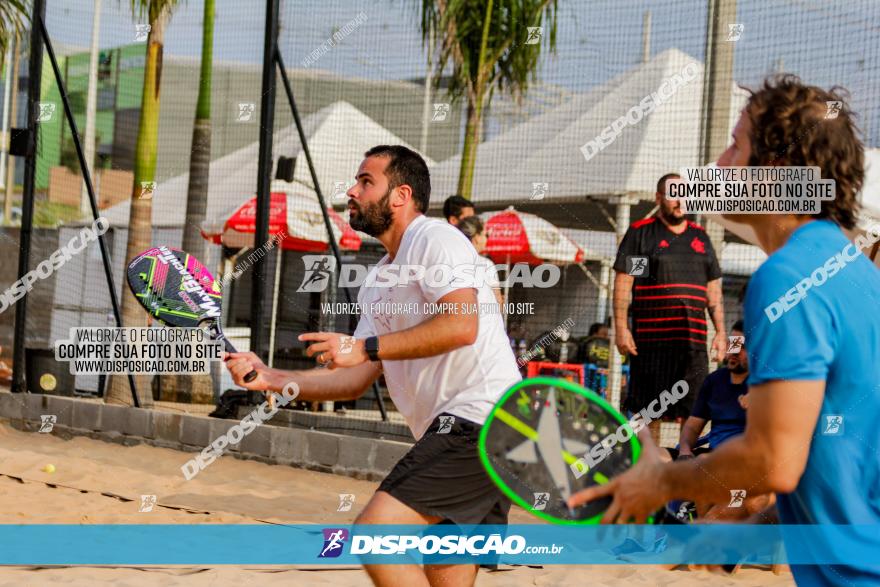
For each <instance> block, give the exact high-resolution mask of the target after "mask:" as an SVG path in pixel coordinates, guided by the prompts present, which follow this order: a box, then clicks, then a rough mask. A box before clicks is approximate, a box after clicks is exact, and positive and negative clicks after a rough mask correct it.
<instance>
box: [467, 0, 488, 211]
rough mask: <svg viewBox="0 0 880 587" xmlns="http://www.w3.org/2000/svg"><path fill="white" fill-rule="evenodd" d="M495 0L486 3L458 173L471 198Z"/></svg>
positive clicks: (469, 94) (468, 197) (469, 95)
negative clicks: (487, 47)
mask: <svg viewBox="0 0 880 587" xmlns="http://www.w3.org/2000/svg"><path fill="white" fill-rule="evenodd" d="M493 5H494V0H489V1H488V3H487V4H486V16H484V17H483V37H482V39H481V41H480V54H479V57H478V58H477V77H476V79H475V80H473V87H472V88H471V89H470V90H469V91H468V93H467V96H468V108H467V125H466V126H465V131H464V148H463V149H462V154H461V168H460V170H459V173H458V193H459V194H461V195H462V196H464V197H465V198H467V199H468V200H470V199H471V196H472V192H473V187H474V185H473V184H474V165H475V164H476V162H477V146H479V144H480V135H481V132H480V131H481V130H482V128H481V123H482V120H483V98H484V96H485V93H486V86H487V80H488V79H489V73H490V71H491V68H492V67H494V63H491V64H488V65H487V63H486V60H487V58H488V56H487V49H486V45H487V43H488V40H489V27H490V25H491V23H492V7H493Z"/></svg>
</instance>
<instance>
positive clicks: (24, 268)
mask: <svg viewBox="0 0 880 587" xmlns="http://www.w3.org/2000/svg"><path fill="white" fill-rule="evenodd" d="M45 14H46V3H45V1H44V0H34V13H33V17H32V18H31V22H32V23H37V22H42V20H43V16H44V15H45ZM42 72H43V48H42V47H41V46H40V30H39V26H37V25H36V24H33V26H32V27H31V54H30V65H29V67H28V117H27V129H28V144H27V158H26V159H25V164H24V190H23V192H22V195H21V200H22V201H21V241H20V242H19V246H20V250H19V253H18V279H21V278H23V277H24V275H25V273H27V272H28V267H29V266H30V260H31V233H32V231H33V224H34V184H35V183H36V179H37V116H38V115H39V113H40V111H39V101H40V82H41V77H42V75H41V74H42ZM27 301H28V296H27V295H25V296H23V297H22V298H21V300H19V302H18V304H17V305H16V307H15V329H14V334H13V340H12V385H11V387H10V389H11V390H12V393H20V392H23V391H25V390H26V388H25V382H24V345H25V336H26V334H27V333H26V330H27V328H26V321H27Z"/></svg>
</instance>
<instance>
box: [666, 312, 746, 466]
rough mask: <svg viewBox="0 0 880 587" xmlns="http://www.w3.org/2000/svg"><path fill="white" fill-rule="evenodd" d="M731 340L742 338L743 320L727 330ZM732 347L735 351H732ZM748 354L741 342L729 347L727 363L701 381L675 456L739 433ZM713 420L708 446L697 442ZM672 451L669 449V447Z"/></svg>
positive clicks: (743, 421) (713, 445)
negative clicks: (701, 383)
mask: <svg viewBox="0 0 880 587" xmlns="http://www.w3.org/2000/svg"><path fill="white" fill-rule="evenodd" d="M730 336H731V339H732V340H733V341H734V342H742V337H743V323H742V320H737V321H736V323H735V324H734V325H733V327H732V328H731V330H730ZM731 351H735V352H731ZM748 376H749V356H748V353H747V352H746V347H745V345H744V344H739V345H738V347H736V348H733V349H730V348H729V349H728V352H727V366H726V367H721V368H720V369H718V370H717V371H715V372H713V373H712V374H710V375H709V376H708V377H706V379H705V380H704V381H703V385H702V386H701V387H700V393H698V394H697V399H696V400H695V401H694V407H693V409H692V410H691V415H690V416H688V419H687V420H685V423H684V426H682V427H681V437H680V438H679V441H678V447H679V448H678V451H677V454H676V455H675V456H676V457H677V458H686V457H693V456H694V455H695V454H699V453H701V452H708V450H712V449H715V448H718V447H719V446H721V443H722V442H724V441H725V440H727V439H729V438H732V437H734V436H738V435H740V434H742V433H743V430H745V428H746V410H745V408H744V407H743V402H744V401H745V400H744V399H743V398H744V397H745V395H746V393H748V391H749V389H748V386H747V385H746V377H748ZM709 422H712V429H711V430H710V431H709V435H708V438H707V440H708V447H707V448H703V447H698V446H696V444H697V440H699V438H700V434H702V432H703V429H704V428H705V427H706V424H707V423H709ZM670 452H671V451H670Z"/></svg>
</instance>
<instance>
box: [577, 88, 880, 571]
mask: <svg viewBox="0 0 880 587" xmlns="http://www.w3.org/2000/svg"><path fill="white" fill-rule="evenodd" d="M831 105H834V106H835V111H834V113H833V116H832V115H830V114H831V108H830V106H831ZM718 166H719V167H733V166H777V167H783V166H801V167H803V166H815V167H819V168H820V171H821V176H822V179H833V180H835V199H834V200H823V201H822V202H821V212H820V213H819V214H816V215H810V216H808V215H796V214H781V213H780V214H753V215H741V216H736V217H730V219H731V220H734V221H735V222H742V223H745V224H748V225H749V226H750V227H751V228H752V229H753V230H754V232H755V234H756V235H757V238H758V241H759V243H760V246H761V248H762V249H764V251H765V252H767V254H768V255H769V258H768V259H767V260H766V261H765V262H764V264H763V265H762V266H761V267H760V268H759V269H758V270H757V272H755V274H754V276H753V277H752V279H751V281H750V283H749V287H748V291H747V293H746V299H745V330H746V339H747V341H748V343H749V360H750V369H751V373H750V375H749V380H748V383H749V417H748V421H747V423H746V429H745V432H744V433H743V434H742V435H741V436H739V437H736V438H733V439H730V440H728V441H727V442H725V443H724V445H723V446H721V447H720V448H718V449H717V450H714V451H712V453H710V454H708V455H706V456H705V457H703V458H700V459H691V460H687V461H676V462H673V463H662V462H659V460H657V459H652V458H650V455H651V454H652V451H646V453H648V455H649V457H648V458H646V459H643V460H641V461H640V462H639V463H638V464H637V465H636V466H635V467H633V468H632V469H630V470H629V471H627V472H626V473H624V474H623V475H620V476H618V477H616V478H615V479H612V480H611V481H610V482H609V483H607V484H605V485H602V486H598V487H593V488H590V489H587V490H585V491H583V492H581V493H579V494H578V495H576V496H574V497H573V498H572V499H571V500H570V504H571V505H572V506H575V505H579V504H581V503H584V502H587V501H592V500H594V499H597V498H600V497H604V496H613V501H612V503H611V506H610V507H609V509H608V510H607V511H606V513H605V516H604V518H603V521H604V522H606V523H611V522H622V523H626V522H628V521H630V520H632V519H634V520H636V521H637V522H644V521H645V520H646V519H647V517H648V516H649V515H650V514H651V513H652V512H653V511H655V510H656V509H657V508H658V507H659V506H660V505H662V504H663V503H665V502H667V501H670V500H672V499H692V500H696V501H701V500H705V501H714V502H718V501H721V500H724V499H729V496H730V492H731V491H738V490H740V489H741V488H748V494H749V495H754V494H762V493H768V492H774V493H776V494H777V502H778V503H777V508H776V509H777V513H778V519H779V521H780V522H781V523H783V524H787V525H796V524H814V525H826V526H831V525H840V526H842V530H845V532H842V531H841V528H838V531H837V532H832V530H833V529H832V528H830V527H829V529H828V531H827V536H828V538H825V539H822V538H821V536H822V535H821V534H820V538H819V539H817V540H816V539H814V540H813V541H812V542H810V543H809V544H803V543H798V542H797V541H796V540H794V539H793V538H792V536H791V535H790V533H789V532H786V533H784V538H785V541H786V544H787V546H788V547H789V548H791V547H793V546H797V547H799V548H800V549H804V548H809V549H811V551H812V552H814V553H817V554H827V553H835V554H837V555H838V556H839V557H840V559H839V560H841V564H834V565H792V572H793V573H794V577H795V580H796V581H797V583H798V584H799V585H810V586H812V585H847V586H860V587H861V586H865V587H867V586H871V587H874V586H876V585H880V560H878V558H877V557H871V556H865V555H857V554H856V553H865V552H874V553H878V552H880V537H878V536H880V535H878V533H877V532H876V531H862V532H861V534H860V535H858V536H857V534H859V530H858V529H857V528H853V527H852V526H855V525H864V526H869V527H873V528H877V527H878V525H880V456H878V450H880V426H878V425H877V415H878V414H880V272H878V270H877V268H876V267H875V266H874V265H873V264H872V263H871V262H870V261H869V260H868V259H867V258H866V257H865V256H864V255H863V254H862V251H863V250H868V249H869V247H870V245H872V244H873V243H874V242H877V241H878V240H880V225H876V224H875V225H872V226H871V227H870V228H869V229H868V233H867V234H860V235H858V236H856V238H855V239H854V240H853V241H850V240H849V239H848V238H847V236H846V235H845V234H844V232H843V230H842V229H852V228H854V227H855V223H856V222H855V220H856V213H857V212H858V201H857V199H856V195H857V193H858V191H859V190H860V188H861V186H862V181H863V178H864V148H863V146H862V144H861V142H860V140H859V138H858V131H857V129H856V126H855V123H854V117H853V113H852V112H851V111H850V110H849V108H848V106H847V105H846V101H845V99H844V97H843V96H842V95H841V94H839V93H838V92H837V91H835V90H832V91H825V90H822V89H820V88H817V87H814V86H807V85H805V84H803V83H802V82H801V81H800V80H799V79H798V78H796V77H794V76H782V77H779V78H775V79H772V80H769V81H767V82H765V84H764V85H763V87H762V88H760V89H759V90H757V91H756V92H754V93H753V94H752V96H751V97H750V98H749V100H748V103H747V104H746V107H745V109H744V110H743V112H742V115H741V117H740V120H739V122H738V123H737V125H736V127H735V128H734V131H733V144H732V145H731V146H730V147H729V148H728V149H727V150H726V151H725V152H724V153H723V154H722V155H721V157H720V158H719V160H718ZM767 515H768V516H769V515H770V513H769V512H768V514H767ZM847 527H850V528H849V530H847ZM832 533H833V534H834V538H833V539H832V538H831V535H832ZM814 538H815V537H814Z"/></svg>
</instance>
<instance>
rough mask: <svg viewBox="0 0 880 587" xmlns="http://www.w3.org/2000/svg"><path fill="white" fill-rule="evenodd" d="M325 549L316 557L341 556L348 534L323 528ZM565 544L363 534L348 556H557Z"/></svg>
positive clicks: (501, 538) (354, 539)
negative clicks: (536, 544)
mask: <svg viewBox="0 0 880 587" xmlns="http://www.w3.org/2000/svg"><path fill="white" fill-rule="evenodd" d="M323 534H324V546H323V547H322V549H321V552H320V554H319V555H318V558H330V557H334V558H335V557H338V556H339V555H340V554H342V551H343V549H344V544H345V542H346V541H347V540H348V538H349V535H348V532H347V531H346V530H344V529H342V528H325V529H324V530H323ZM563 548H564V545H556V544H551V545H544V546H528V545H527V544H526V539H525V537H523V536H520V535H518V534H513V535H509V536H502V535H501V534H489V535H485V534H475V535H470V536H469V535H459V534H448V535H443V536H435V535H414V534H411V535H406V534H400V535H398V534H387V535H366V534H354V535H352V536H351V547H350V549H349V553H350V554H353V555H362V554H364V555H365V554H370V555H374V554H387V555H406V554H409V553H410V552H411V551H413V554H416V553H417V554H421V555H438V554H439V555H471V556H485V555H495V556H500V555H517V554H559V553H561V552H562V549H563Z"/></svg>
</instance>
